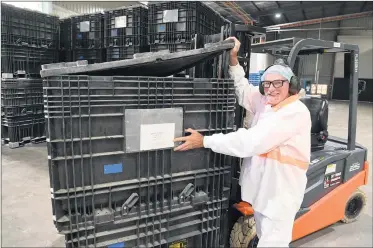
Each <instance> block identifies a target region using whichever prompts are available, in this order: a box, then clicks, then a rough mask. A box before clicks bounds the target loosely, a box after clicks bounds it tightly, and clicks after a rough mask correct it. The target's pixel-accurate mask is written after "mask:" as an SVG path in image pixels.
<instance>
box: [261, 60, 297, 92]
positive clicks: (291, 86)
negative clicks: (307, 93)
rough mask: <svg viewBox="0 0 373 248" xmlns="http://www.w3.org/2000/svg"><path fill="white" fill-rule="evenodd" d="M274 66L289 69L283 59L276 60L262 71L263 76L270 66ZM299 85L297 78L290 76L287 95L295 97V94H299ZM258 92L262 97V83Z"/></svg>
mask: <svg viewBox="0 0 373 248" xmlns="http://www.w3.org/2000/svg"><path fill="white" fill-rule="evenodd" d="M274 65H281V66H284V67H289V68H290V66H289V65H288V64H287V63H286V62H285V61H284V60H283V59H277V60H276V61H275V62H274V63H273V65H270V66H268V67H267V68H266V69H265V70H264V72H263V74H264V73H265V72H266V71H267V70H268V69H269V68H271V67H272V66H274ZM300 88H301V87H300V83H299V80H298V77H297V76H292V77H291V79H290V81H289V93H290V95H295V94H298V93H299V91H300ZM259 91H260V93H261V94H262V95H264V94H265V93H264V87H263V85H262V83H260V84H259Z"/></svg>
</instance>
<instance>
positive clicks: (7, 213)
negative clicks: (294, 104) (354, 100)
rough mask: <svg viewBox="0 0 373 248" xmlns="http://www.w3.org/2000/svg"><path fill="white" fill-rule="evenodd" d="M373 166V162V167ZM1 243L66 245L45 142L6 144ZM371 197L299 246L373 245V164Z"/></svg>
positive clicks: (369, 108)
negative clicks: (349, 219) (357, 214)
mask: <svg viewBox="0 0 373 248" xmlns="http://www.w3.org/2000/svg"><path fill="white" fill-rule="evenodd" d="M329 106H330V110H329V132H330V134H331V135H333V136H339V137H347V123H348V105H347V103H345V102H331V103H330V105H329ZM372 114H373V105H372V104H360V105H359V107H358V122H357V126H358V130H357V141H358V142H359V143H360V144H362V145H364V146H365V147H367V148H368V150H369V155H368V156H369V160H370V164H372V151H373V150H372V140H373V139H372ZM371 168H373V167H371ZM1 175H2V219H1V224H2V235H1V236H2V243H1V244H2V247H64V241H63V240H64V237H63V236H62V235H58V234H57V232H56V229H55V227H54V225H53V222H52V210H51V200H50V190H49V188H50V187H49V176H48V166H47V151H46V147H45V144H39V145H33V146H26V147H23V148H18V149H9V148H8V147H6V146H3V147H2V174H1ZM363 190H364V191H365V192H366V194H367V196H368V203H367V206H366V208H365V211H364V213H363V214H362V215H361V218H360V220H359V221H357V222H354V223H351V224H335V225H333V226H330V227H328V228H325V229H323V230H321V231H319V232H317V233H315V234H312V235H310V236H308V237H305V238H303V239H301V240H298V241H296V242H294V243H293V245H292V246H295V247H372V246H373V242H372V169H371V170H370V179H369V185H368V186H365V187H363Z"/></svg>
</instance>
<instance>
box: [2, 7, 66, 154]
mask: <svg viewBox="0 0 373 248" xmlns="http://www.w3.org/2000/svg"><path fill="white" fill-rule="evenodd" d="M58 24H59V20H58V17H55V16H50V15H46V14H43V13H40V12H37V11H31V10H26V9H21V8H17V7H14V6H12V5H8V4H3V3H2V4H1V76H2V79H1V110H2V111H1V112H2V113H1V114H2V118H1V119H2V122H1V125H2V135H1V136H2V137H1V138H2V140H3V142H5V143H9V146H10V147H11V148H16V147H18V146H20V145H22V144H24V143H26V142H30V141H33V142H36V141H40V140H43V139H44V138H45V137H44V135H45V133H44V131H45V129H44V126H45V120H44V113H43V86H42V80H41V79H40V70H41V65H42V64H49V63H55V62H57V61H58V44H59V41H58V38H59V33H58V32H59V25H58Z"/></svg>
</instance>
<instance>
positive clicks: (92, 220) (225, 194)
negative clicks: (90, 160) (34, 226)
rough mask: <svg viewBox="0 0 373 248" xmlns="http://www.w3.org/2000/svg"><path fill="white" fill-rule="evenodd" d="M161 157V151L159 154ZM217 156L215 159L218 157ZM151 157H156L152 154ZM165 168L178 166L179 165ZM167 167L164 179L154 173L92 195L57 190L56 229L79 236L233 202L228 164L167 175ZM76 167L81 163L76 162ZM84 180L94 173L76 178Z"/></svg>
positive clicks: (97, 191)
mask: <svg viewBox="0 0 373 248" xmlns="http://www.w3.org/2000/svg"><path fill="white" fill-rule="evenodd" d="M161 154H162V153H161V152H159V156H161ZM218 157H219V155H216V159H218ZM151 158H154V157H153V156H149V159H151ZM165 162H168V161H165ZM219 162H223V161H219ZM224 162H227V163H228V162H229V161H228V160H226V161H224ZM151 164H152V163H151V162H149V165H148V169H149V170H153V168H152V167H151ZM156 165H157V164H156ZM157 166H159V165H157ZM166 166H167V167H172V166H175V167H177V166H178V164H177V163H174V164H173V165H172V164H167V165H166ZM166 166H164V168H163V169H164V171H165V172H164V175H161V173H162V170H160V171H159V175H158V176H157V178H153V177H151V176H150V172H149V173H148V174H149V175H148V176H147V177H143V178H140V177H138V178H136V179H132V180H126V181H122V182H120V183H115V184H114V183H111V184H109V185H108V186H106V187H101V188H96V187H94V188H95V189H94V190H93V191H92V190H88V188H87V189H85V190H84V189H82V188H76V190H73V189H71V190H69V193H67V192H66V191H63V190H60V191H57V192H52V196H53V197H52V206H53V215H54V219H55V225H56V227H57V229H58V230H59V231H60V233H62V234H71V235H72V236H73V237H74V236H75V237H76V236H77V235H76V233H77V231H76V230H77V229H80V230H90V229H95V228H99V227H100V226H105V225H108V224H109V225H110V223H112V224H113V223H124V222H130V221H131V220H133V219H134V218H140V219H141V218H146V217H147V216H159V215H161V214H162V213H167V212H168V213H173V214H174V213H177V212H180V211H181V210H183V209H184V210H188V211H192V210H193V209H198V208H199V207H200V206H201V205H202V206H203V205H206V204H207V203H209V202H221V201H225V200H228V199H229V192H230V181H231V180H230V178H231V175H230V167H229V166H226V167H225V168H218V167H216V168H210V169H209V170H196V171H185V172H179V173H173V174H167V172H166V170H169V169H168V168H166ZM75 167H81V165H80V164H79V163H77V164H76V165H75ZM157 169H158V168H157ZM159 169H162V167H161V168H159ZM82 176H89V174H76V178H79V177H82ZM78 180H79V179H78ZM91 187H92V186H91ZM113 228H114V227H113ZM116 228H118V227H116Z"/></svg>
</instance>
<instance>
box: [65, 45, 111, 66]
mask: <svg viewBox="0 0 373 248" xmlns="http://www.w3.org/2000/svg"><path fill="white" fill-rule="evenodd" d="M105 51H106V49H102V48H97V49H96V48H92V49H75V50H72V51H66V53H65V55H66V58H67V59H66V62H72V61H77V60H88V63H89V64H94V63H102V62H105V61H106V52H105Z"/></svg>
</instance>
